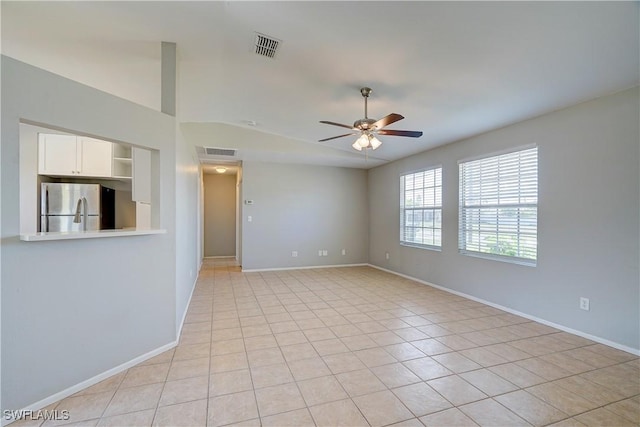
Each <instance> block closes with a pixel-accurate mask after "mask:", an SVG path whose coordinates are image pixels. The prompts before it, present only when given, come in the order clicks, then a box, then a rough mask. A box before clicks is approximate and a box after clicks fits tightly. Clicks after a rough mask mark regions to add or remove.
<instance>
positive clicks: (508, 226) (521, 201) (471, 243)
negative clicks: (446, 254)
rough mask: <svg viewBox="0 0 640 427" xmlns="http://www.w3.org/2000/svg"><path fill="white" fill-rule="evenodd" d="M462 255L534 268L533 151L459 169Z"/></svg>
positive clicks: (535, 187)
mask: <svg viewBox="0 0 640 427" xmlns="http://www.w3.org/2000/svg"><path fill="white" fill-rule="evenodd" d="M459 213H460V222H459V227H460V230H459V242H458V243H459V246H458V247H459V249H460V252H461V253H466V254H475V255H482V256H488V257H491V258H497V259H503V260H508V261H512V262H519V263H524V264H529V265H535V261H536V258H537V248H538V230H537V228H538V148H537V147H534V148H528V149H525V150H521V151H516V152H512V153H508V154H502V155H499V156H493V157H487V158H484V159H479V160H472V161H468V162H463V163H460V211H459Z"/></svg>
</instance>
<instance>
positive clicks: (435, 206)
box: [400, 167, 442, 249]
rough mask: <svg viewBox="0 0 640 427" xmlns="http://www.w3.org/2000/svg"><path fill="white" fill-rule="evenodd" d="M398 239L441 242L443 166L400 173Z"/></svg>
mask: <svg viewBox="0 0 640 427" xmlns="http://www.w3.org/2000/svg"><path fill="white" fill-rule="evenodd" d="M400 186H401V187H400V194H401V195H400V243H401V244H403V245H408V246H420V247H426V248H434V249H439V248H440V247H441V246H442V168H441V167H437V168H433V169H429V170H425V171H421V172H416V173H410V174H407V175H403V176H401V177H400Z"/></svg>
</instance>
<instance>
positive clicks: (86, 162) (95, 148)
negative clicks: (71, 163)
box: [78, 136, 113, 176]
mask: <svg viewBox="0 0 640 427" xmlns="http://www.w3.org/2000/svg"><path fill="white" fill-rule="evenodd" d="M78 149H79V150H80V156H79V163H78V166H79V171H80V175H82V176H111V158H112V154H111V153H112V149H113V144H112V143H111V142H108V141H101V140H99V139H93V138H86V137H83V136H80V137H78Z"/></svg>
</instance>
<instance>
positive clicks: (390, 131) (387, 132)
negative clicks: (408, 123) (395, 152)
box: [378, 129, 422, 138]
mask: <svg viewBox="0 0 640 427" xmlns="http://www.w3.org/2000/svg"><path fill="white" fill-rule="evenodd" d="M378 134H379V135H392V136H408V137H410V138H420V137H421V136H422V131H415V130H393V129H382V130H379V131H378Z"/></svg>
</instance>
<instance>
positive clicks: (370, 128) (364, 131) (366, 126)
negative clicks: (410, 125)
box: [318, 87, 422, 151]
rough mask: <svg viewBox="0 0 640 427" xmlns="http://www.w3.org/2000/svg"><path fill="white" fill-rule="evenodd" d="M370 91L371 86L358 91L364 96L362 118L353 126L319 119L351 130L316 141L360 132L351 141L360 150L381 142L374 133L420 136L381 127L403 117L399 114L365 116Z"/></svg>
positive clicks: (372, 147)
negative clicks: (375, 116)
mask: <svg viewBox="0 0 640 427" xmlns="http://www.w3.org/2000/svg"><path fill="white" fill-rule="evenodd" d="M371 92H372V90H371V88H368V87H363V88H362V89H360V93H361V94H362V97H363V98H364V119H360V120H356V121H355V122H354V123H353V126H349V125H343V124H341V123H336V122H329V121H326V120H320V123H324V124H327V125H333V126H340V127H343V128H347V129H351V130H352V131H353V132H351V133H345V134H344V135H338V136H333V137H331V138H325V139H321V140H319V141H318V142H325V141H330V140H332V139H337V138H342V137H345V136H349V135H357V134H358V133H360V136H359V137H358V139H357V140H356V141H355V142H354V143H353V145H352V147H353V148H355V149H356V150H358V151H362V149H363V148H364V149H367V148H371V149H372V150H375V149H376V148H378V147H379V146H380V145H381V144H382V142H380V140H379V139H378V138H376V135H393V136H407V137H410V138H419V137H421V136H422V132H421V131H412V130H392V129H383V128H384V127H385V126H388V125H390V124H392V123H395V122H397V121H399V120H402V119H404V117H403V116H401V115H400V114H397V113H391V114H389V115H388V116H385V117H383V118H381V119H380V120H376V119H370V118H369V117H367V99H368V98H369V95H370V94H371Z"/></svg>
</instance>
